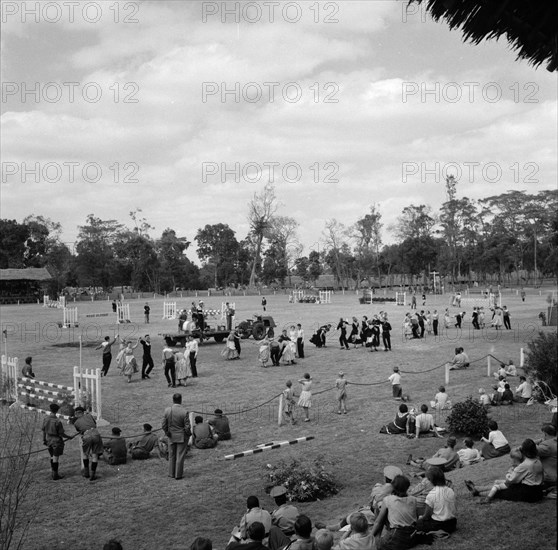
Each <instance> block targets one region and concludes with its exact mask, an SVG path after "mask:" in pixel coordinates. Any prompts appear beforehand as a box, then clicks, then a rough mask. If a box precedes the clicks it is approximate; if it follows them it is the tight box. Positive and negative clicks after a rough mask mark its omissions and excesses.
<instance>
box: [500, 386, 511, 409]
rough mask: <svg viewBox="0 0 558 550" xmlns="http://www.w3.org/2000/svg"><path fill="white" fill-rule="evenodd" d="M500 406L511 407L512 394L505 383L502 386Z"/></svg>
mask: <svg viewBox="0 0 558 550" xmlns="http://www.w3.org/2000/svg"><path fill="white" fill-rule="evenodd" d="M500 405H513V393H512V391H511V389H510V385H509V384H508V383H507V382H506V383H505V384H504V391H503V393H502V398H501V399H500Z"/></svg>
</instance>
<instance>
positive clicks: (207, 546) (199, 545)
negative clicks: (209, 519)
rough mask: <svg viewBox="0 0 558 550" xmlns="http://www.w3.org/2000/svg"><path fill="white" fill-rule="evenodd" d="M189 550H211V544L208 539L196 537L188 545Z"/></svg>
mask: <svg viewBox="0 0 558 550" xmlns="http://www.w3.org/2000/svg"><path fill="white" fill-rule="evenodd" d="M190 550H213V543H212V542H211V541H210V540H209V539H204V538H203V537H197V538H195V539H194V542H193V543H192V544H191V545H190Z"/></svg>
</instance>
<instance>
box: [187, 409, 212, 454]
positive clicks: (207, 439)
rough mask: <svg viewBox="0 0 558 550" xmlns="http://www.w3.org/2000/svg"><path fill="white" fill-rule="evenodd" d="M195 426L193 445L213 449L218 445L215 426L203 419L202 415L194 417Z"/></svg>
mask: <svg viewBox="0 0 558 550" xmlns="http://www.w3.org/2000/svg"><path fill="white" fill-rule="evenodd" d="M194 422H195V424H194V428H193V430H192V445H194V447H196V448H197V449H212V448H213V447H215V445H217V435H216V434H215V433H213V428H212V427H211V426H210V425H209V424H208V423H207V422H204V421H203V418H202V417H201V416H196V417H195V418H194Z"/></svg>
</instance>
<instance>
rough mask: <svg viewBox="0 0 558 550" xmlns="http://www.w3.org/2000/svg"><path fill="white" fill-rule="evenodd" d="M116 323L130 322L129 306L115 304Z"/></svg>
mask: <svg viewBox="0 0 558 550" xmlns="http://www.w3.org/2000/svg"><path fill="white" fill-rule="evenodd" d="M116 322H117V323H131V322H132V321H130V304H117V305H116Z"/></svg>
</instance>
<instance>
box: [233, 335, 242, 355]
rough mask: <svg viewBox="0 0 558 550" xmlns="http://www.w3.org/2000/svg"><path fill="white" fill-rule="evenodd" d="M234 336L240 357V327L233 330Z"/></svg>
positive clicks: (235, 346)
mask: <svg viewBox="0 0 558 550" xmlns="http://www.w3.org/2000/svg"><path fill="white" fill-rule="evenodd" d="M233 337H234V348H235V349H236V353H238V358H239V359H240V351H241V350H240V332H238V329H236V328H235V329H234V332H233Z"/></svg>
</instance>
